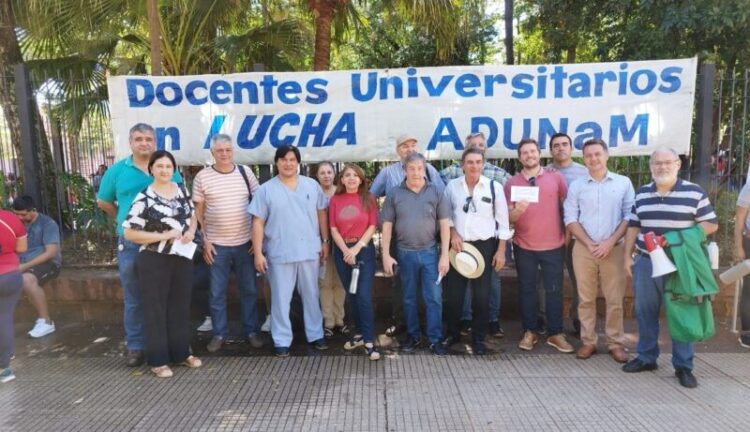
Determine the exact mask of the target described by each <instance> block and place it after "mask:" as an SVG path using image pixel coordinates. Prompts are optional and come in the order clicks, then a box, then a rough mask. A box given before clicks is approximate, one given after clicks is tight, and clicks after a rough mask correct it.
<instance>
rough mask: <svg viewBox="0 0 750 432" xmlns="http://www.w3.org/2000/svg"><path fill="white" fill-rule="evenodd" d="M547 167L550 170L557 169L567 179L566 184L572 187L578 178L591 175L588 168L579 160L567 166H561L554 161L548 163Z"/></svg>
mask: <svg viewBox="0 0 750 432" xmlns="http://www.w3.org/2000/svg"><path fill="white" fill-rule="evenodd" d="M546 168H547V169H548V170H550V171H556V172H559V173H560V174H562V176H563V178H564V179H565V184H566V185H568V187H570V185H571V183H573V182H574V181H575V180H578V179H579V178H586V177H588V176H589V170H588V168H586V167H585V166H583V165H581V164H579V163H578V162H571V163H570V165H568V166H566V167H559V166H556V165H555V164H554V163H552V164H549V165H547V166H546Z"/></svg>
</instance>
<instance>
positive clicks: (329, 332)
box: [323, 327, 333, 339]
mask: <svg viewBox="0 0 750 432" xmlns="http://www.w3.org/2000/svg"><path fill="white" fill-rule="evenodd" d="M323 336H325V338H326V339H330V338H332V337H333V329H332V328H330V327H323Z"/></svg>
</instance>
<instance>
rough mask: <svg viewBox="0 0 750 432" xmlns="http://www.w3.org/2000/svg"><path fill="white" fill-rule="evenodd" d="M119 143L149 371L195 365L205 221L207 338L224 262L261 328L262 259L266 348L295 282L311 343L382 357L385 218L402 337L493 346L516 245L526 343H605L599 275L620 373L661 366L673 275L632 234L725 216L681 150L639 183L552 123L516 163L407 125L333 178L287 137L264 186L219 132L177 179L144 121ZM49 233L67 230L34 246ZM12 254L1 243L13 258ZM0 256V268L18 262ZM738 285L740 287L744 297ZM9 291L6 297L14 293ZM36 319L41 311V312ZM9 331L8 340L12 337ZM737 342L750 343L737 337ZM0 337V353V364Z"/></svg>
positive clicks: (18, 231)
mask: <svg viewBox="0 0 750 432" xmlns="http://www.w3.org/2000/svg"><path fill="white" fill-rule="evenodd" d="M129 142H130V147H131V150H132V155H131V156H130V157H127V158H125V159H123V160H121V161H119V162H117V163H116V164H114V165H113V166H112V167H110V168H109V169H108V170H107V171H106V172H105V173H104V176H103V178H102V179H101V183H100V187H99V192H98V202H99V206H100V207H101V208H102V210H104V211H105V212H106V213H108V214H110V215H112V216H114V217H116V220H117V230H118V234H119V235H120V238H119V242H118V264H119V272H120V279H121V285H122V287H123V289H124V300H125V301H124V303H125V314H124V326H125V334H126V344H127V349H128V352H127V364H128V365H129V366H139V365H141V364H142V363H143V362H144V360H145V361H147V363H148V364H149V365H150V366H151V368H152V369H151V370H152V372H153V373H154V374H155V375H156V376H158V377H169V376H172V373H173V372H172V370H171V368H170V365H184V366H187V367H190V368H195V367H199V366H201V360H200V359H198V358H197V357H195V356H193V355H192V352H191V349H190V342H189V339H190V337H189V336H190V332H189V312H190V297H191V296H190V290H191V287H192V285H193V283H192V278H193V261H192V256H193V254H194V253H195V245H194V239H195V237H196V234H197V233H198V230H200V231H199V233H200V234H201V237H202V251H200V252H198V253H199V254H200V255H201V257H202V259H203V260H204V261H205V263H206V264H207V265H208V267H209V274H210V277H209V285H210V289H209V305H210V307H209V311H210V318H211V326H210V327H211V328H212V330H211V331H212V332H213V336H212V338H211V340H210V342H209V344H208V346H207V350H208V351H209V352H216V351H218V350H220V349H221V348H222V346H223V345H224V344H225V343H226V342H227V338H228V336H229V330H228V325H227V306H226V300H227V289H228V285H229V279H230V275H231V273H232V272H234V274H235V277H236V284H237V287H238V290H239V296H240V309H241V312H240V321H241V325H242V332H243V337H246V338H247V340H248V341H249V343H250V344H251V346H253V347H254V348H260V347H262V346H263V344H264V340H263V338H262V337H261V336H260V326H259V319H258V310H257V299H258V289H257V285H256V272H257V273H259V274H263V275H265V278H266V279H267V280H268V283H269V285H270V294H271V299H270V301H271V312H270V331H271V335H272V339H273V345H274V351H275V354H276V355H277V356H279V357H285V356H288V355H289V349H290V346H291V343H292V325H291V321H290V303H291V301H292V295H293V293H294V291H295V290H296V291H297V292H298V293H299V297H300V298H301V301H302V305H303V310H304V314H303V315H304V329H305V336H306V339H307V341H308V343H310V344H311V345H312V346H313V347H314V348H316V349H319V350H325V349H327V348H328V343H327V341H326V338H328V337H330V336H332V335H333V332H334V331H335V330H336V329H338V330H339V331H343V330H344V329H347V331H346V333H347V334H348V335H349V339H348V340H347V342H346V343H345V345H344V349H346V350H358V349H362V350H363V351H364V353H365V354H366V355H367V357H368V358H369V359H371V360H378V359H380V357H381V356H380V353H379V352H378V348H377V346H376V339H375V334H376V333H375V328H374V327H375V325H374V320H375V319H374V312H373V303H372V289H373V285H374V278H375V272H376V268H377V263H376V248H375V246H374V243H373V236H374V235H375V233H376V230H377V229H378V227H380V229H381V233H382V238H381V249H382V264H383V270H384V272H385V274H386V275H392V276H394V278H393V280H394V284H393V288H394V289H393V295H394V299H393V301H392V305H393V306H394V309H393V322H392V323H391V324H392V325H391V326H389V327H388V329H386V334H388V335H390V336H393V335H395V334H398V333H399V332H400V331H404V332H405V335H404V338H403V339H402V340H401V341H400V342H399V344H398V345H399V347H400V350H401V351H403V352H411V351H414V350H415V349H417V348H419V347H420V346H428V347H429V349H430V350H431V351H432V352H433V353H434V354H436V355H439V356H442V355H446V354H447V353H448V351H449V350H450V348H451V346H452V345H454V344H455V343H458V342H459V341H460V339H461V336H462V334H471V352H473V353H474V354H476V355H483V354H486V353H487V351H488V350H487V346H486V341H485V340H486V338H487V337H488V335H491V336H494V337H502V336H503V335H504V332H503V330H502V327H501V326H500V323H499V310H500V298H501V296H500V277H499V271H500V270H501V269H502V268H503V267H504V266H505V264H506V261H507V260H508V259H509V258H510V249H511V243H512V258H513V260H514V261H515V266H516V270H517V275H518V287H519V293H518V296H519V310H520V314H521V320H522V325H523V334H522V336H521V339H520V341H519V344H518V346H519V348H520V349H522V350H526V351H531V350H533V349H534V347H535V345H536V344H537V343H538V342H539V340H540V338H541V337H542V336H546V337H545V341H546V343H547V344H548V345H551V346H553V347H554V348H556V349H557V350H559V351H561V352H564V353H572V352H576V356H577V357H578V358H580V359H588V358H590V357H591V356H592V355H594V354H595V353H596V352H597V350H598V349H599V341H598V338H597V331H596V322H597V319H596V317H597V311H596V300H597V292H598V291H599V290H601V292H602V293H603V296H604V298H605V304H606V310H605V320H604V328H605V334H606V350H607V351H608V352H609V354H610V355H611V357H612V358H613V359H614V360H615V361H616V362H618V363H623V366H622V368H623V370H624V371H625V372H631V373H633V372H640V371H646V370H653V369H655V368H656V359H657V357H658V355H659V347H658V335H659V311H660V308H661V303H662V299H663V294H664V279H665V278H664V277H663V276H662V277H652V265H651V261H650V258H649V255H648V251H647V249H646V247H645V244H644V234H645V233H648V232H654V233H655V234H656V235H661V234H664V233H665V232H668V231H672V230H681V229H686V228H691V227H694V226H700V227H702V229H703V231H704V232H705V234H706V235H709V234H711V233H713V232H715V231H716V229H717V227H718V225H717V217H716V214H715V212H714V210H713V208H712V206H711V204H710V202H709V199H708V197H707V195H706V193H705V191H704V190H703V189H702V188H701V187H700V186H698V185H696V184H693V183H690V182H688V181H686V180H682V179H680V178H679V177H678V172H679V169H680V164H681V161H680V159H679V157H678V155H677V154H676V153H675V152H674V151H672V150H670V149H667V148H664V149H660V150H657V151H655V152H654V153H653V154H652V155H651V158H650V168H651V174H652V177H653V182H651V183H649V184H646V185H644V186H642V187H640V188H639V189H638V190H637V191H636V190H635V189H634V187H633V185H632V183H631V181H630V179H629V178H627V177H625V176H622V175H619V174H616V173H614V172H611V171H610V170H609V169H608V168H607V160H608V154H609V150H608V147H607V144H606V143H605V142H604V141H602V140H600V139H591V140H588V141H586V142H585V143H583V145H582V153H583V160H584V165H580V164H578V163H576V162H574V161H573V160H572V153H573V143H572V140H571V138H570V137H569V136H568V135H566V134H563V133H558V134H555V135H553V136H552V138H551V140H550V142H549V148H550V152H551V155H552V159H553V163H552V164H550V165H548V166H546V167H543V166H542V165H541V149H540V146H539V144H538V143H537V142H536V141H535V140H533V139H523V140H522V141H521V142H520V143H519V144H518V147H517V151H518V158H519V161H520V164H521V170H520V171H519V172H518V173H516V174H515V175H512V176H511V175H510V174H508V173H507V172H506V171H505V170H503V169H502V168H500V167H497V166H494V165H492V164H490V163H489V162H487V160H486V158H485V151H486V148H487V146H486V140H485V137H484V135H483V134H482V133H473V134H471V135H469V136H468V137H467V138H466V141H465V150H464V151H463V154H462V155H461V160H460V162H457V163H455V164H454V165H451V166H449V167H447V168H445V169H444V170H443V171H442V172H438V171H437V170H436V169H435V168H434V167H433V166H432V165H431V164H429V163H428V162H427V160H426V159H425V157H424V156H423V155H422V154H420V153H419V152H418V151H417V143H418V142H417V139H416V138H415V137H413V136H411V135H403V136H400V137H398V138H397V140H396V152H397V154H398V156H399V161H398V162H396V163H394V164H392V165H389V166H388V167H385V168H384V169H382V170H380V172H379V173H378V174H377V176H376V178H375V179H374V181H373V182H372V185H370V186H369V187H368V181H367V178H366V177H365V173H364V172H363V171H362V169H361V168H360V167H359V166H358V165H356V164H345V165H344V166H343V168H342V169H341V171H340V173H338V176H336V174H335V167H334V165H333V164H331V163H329V162H324V163H320V164H318V166H317V171H316V177H317V180H318V181H317V182H316V181H315V180H313V179H312V178H308V177H305V176H302V175H300V174H299V171H300V163H301V156H300V153H299V150H298V149H297V148H296V147H293V146H282V147H280V148H278V149H277V151H276V154H275V157H274V164H275V167H276V171H277V175H276V176H275V177H273V178H272V179H270V180H269V181H267V182H265V183H264V184H262V185H261V184H259V182H258V180H257V178H256V177H255V175H254V174H253V171H252V170H251V169H250V168H249V167H247V166H243V165H241V164H237V163H235V162H234V154H233V143H232V141H231V138H230V137H229V136H227V135H224V134H218V135H215V136H214V137H212V140H211V154H212V155H213V157H214V160H215V163H214V164H213V165H211V166H208V167H205V168H203V169H202V170H201V171H200V172H198V173H197V175H196V176H195V178H194V181H193V187H192V191H191V192H188V190H187V188H186V187H185V186H184V184H183V181H182V177H181V176H180V174H179V172H178V171H177V169H176V168H177V165H176V163H175V160H174V157H173V156H172V155H171V154H170V153H169V152H167V151H164V150H158V151H155V135H154V130H153V128H152V127H151V126H149V125H146V124H142V123H141V124H137V125H135V126H134V127H133V128H132V129H131V131H130V135H129ZM746 188H747V187H746ZM743 192H744V191H743ZM748 196H750V189H748V191H747V193H745V194H744V195H741V197H740V201H739V202H738V215H740V213H741V211H744V213H743V214H744V218H745V220H746V219H747V208H748V207H750V198H748ZM380 198H384V200H383V201H382V211H380V212H379V211H378V199H380ZM0 216H3V217H5V216H4V213H3V214H0ZM738 220H740V219H739V216H738ZM738 225H740V224H738ZM0 228H3V227H2V226H0ZM747 229H748V230H750V223H748V224H747ZM2 231H3V230H2V229H0V232H2ZM6 231H9V232H10V231H12V232H13V235H14V237H12V239H13V242H10V239H11V237H8V239H7V240H3V241H4V242H6V243H7V244H6V243H3V251H6V250H10V251H13V250H15V251H17V252H21V251H22V250H23V249H24V247H25V245H24V243H25V241H24V240H23V239H24V230H23V226H22V225H19V224H15V222H9V223H8V229H7V230H6ZM745 232H746V231H745V230H743V229H739V231H738V234H737V241H738V247H737V251H736V255H737V257H738V258H744V253H745V250H750V249H748V245H747V244H745V248H744V249H743V248H742V246H741V245H739V244H740V243H741V242H742V241H743V240H744V241H745V243H747V242H748V240H745V239H746V238H748V237H746V234H745ZM3 239H5V237H3ZM14 242H15V243H14ZM57 243H58V244H59V238H58V240H57ZM331 243H333V244H331ZM55 251H56V252H57V253H59V248H58V249H54V248H53V249H52V250H51V251H45V253H53V252H55ZM3 253H4V254H5V253H6V252H3ZM11 255H12V252H11ZM3 257H4V256H3ZM56 262H57V265H58V267H59V260H58V261H56ZM12 266H13V263H11V262H10V259H9V261H8V264H7V268H8V269H9V268H11V267H12ZM564 267H567V269H568V274H569V277H570V279H571V282H572V285H573V288H574V289H573V293H574V304H573V306H572V307H571V318H572V319H573V322H574V327H576V330H579V331H580V339H581V344H580V346H579V347H578V349H577V350H576V349H575V348H574V347H573V346H572V345H571V343H570V342H569V341H568V340H567V338H566V336H565V332H564V330H563V274H564V270H563V269H564ZM3 270H5V269H4V268H0V277H1V278H10V279H12V278H16V276H15V273H13V272H9V271H7V270H5V271H3ZM540 274H541V278H540V276H539V275H540ZM36 275H37V278H40V276H39V274H38V273H37V274H36ZM627 276H632V279H633V289H634V293H635V308H636V317H637V321H638V327H639V334H640V337H639V341H638V346H637V356H636V357H635V358H633V359H630V358H629V356H628V354H627V352H626V351H625V348H624V332H623V297H624V294H625V286H626V277H627ZM10 279H9V280H10ZM24 279H25V277H24ZM540 279H541V284H540V283H539V282H540ZM14 280H15V279H14ZM40 280H41V279H40ZM14 283H15V282H14ZM540 285H541V287H540ZM4 286H5V284H3V287H4ZM748 291H750V290H746V291H745V292H746V293H745V294H743V304H747V303H750V295H748V294H747V292H748ZM420 292H421V298H420V297H419V295H420ZM42 293H43V291H42ZM7 295H8V294H7V293H4V292H0V296H7ZM16 295H17V294H16ZM1 299H2V302H0V303H2V305H3V308H4V309H3V311H4V310H6V309H7V305H8V304H10V303H12V301H6V299H5V298H4V297H3V298H1ZM422 306H423V309H424V321H425V326H424V331H423V328H422V326H421V323H420V309H422ZM747 309H748V308H745V311H744V312H745V313H743V329H744V330H746V331H748V330H750V323H746V322H745V321H746V320H750V313H747V312H748V311H747ZM444 315H445V316H444ZM540 315H541V317H540ZM3 317H4V318H5V315H3ZM41 319H44V322H45V323H46V322H49V323H51V321H49V319H48V316H47V317H42V318H41ZM345 320H346V321H345ZM744 324H748V325H744ZM3 328H4V329H6V328H8V327H7V326H5V325H3ZM3 331H4V332H6V330H3ZM10 336H11V340H12V334H11V335H10ZM2 337H3V339H2V340H3V342H4V343H7V342H6V341H7V340H8V338H7V335H2ZM741 340H742V341H744V343H747V342H748V340H747V337H746V336H743V339H741ZM11 344H12V343H11ZM2 349H3V351H2V352H3V357H0V367H5V368H7V363H8V362H7V359H6V358H5V357H4V356H5V352H6V348H5V346H3V347H2ZM672 354H673V355H672V363H673V365H674V367H675V373H676V376H677V378H678V380H679V382H680V384H682V385H683V386H686V387H695V386H696V385H697V381H696V379H695V376H694V375H693V374H692V370H693V347H692V344H690V343H685V342H680V341H676V340H673V341H672ZM8 370H9V369H8Z"/></svg>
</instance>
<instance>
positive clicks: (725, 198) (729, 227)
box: [713, 190, 738, 266]
mask: <svg viewBox="0 0 750 432" xmlns="http://www.w3.org/2000/svg"><path fill="white" fill-rule="evenodd" d="M737 196H738V193H737V192H734V191H725V190H721V191H719V193H718V196H717V198H716V200H715V202H714V203H713V205H714V210H715V211H716V215H717V216H718V218H719V230H718V231H717V232H716V234H714V237H715V241H716V243H717V244H718V245H719V260H720V265H721V266H729V265H731V264H732V260H733V259H734V224H735V220H734V213H735V210H736V208H737Z"/></svg>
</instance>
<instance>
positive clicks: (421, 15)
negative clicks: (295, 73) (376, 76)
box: [306, 0, 477, 70]
mask: <svg viewBox="0 0 750 432" xmlns="http://www.w3.org/2000/svg"><path fill="white" fill-rule="evenodd" d="M471 1H477V0H471ZM306 2H307V6H308V7H309V9H310V11H311V12H312V15H313V17H314V19H315V52H314V55H313V70H329V69H330V66H331V39H332V29H334V28H335V29H336V30H337V31H338V32H342V31H345V30H346V29H347V28H349V26H350V25H353V26H354V27H355V28H356V27H357V25H358V24H359V22H358V21H359V15H358V13H357V11H356V9H355V8H354V7H353V6H354V5H353V2H352V0H306ZM381 2H383V3H384V4H385V5H386V6H389V7H393V8H396V9H397V10H399V11H400V12H401V13H403V14H404V15H405V16H407V17H409V18H410V19H411V20H412V21H413V22H414V23H416V25H419V26H423V27H425V28H426V29H428V30H429V31H430V32H431V33H432V34H434V35H435V38H436V40H437V41H438V52H439V54H440V55H441V56H442V57H447V56H448V55H450V53H451V52H452V50H453V40H454V39H455V36H456V33H457V31H458V26H457V14H458V13H459V12H458V8H457V7H456V3H457V2H456V1H453V0H381ZM357 3H360V4H365V3H367V0H358V1H357Z"/></svg>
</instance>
